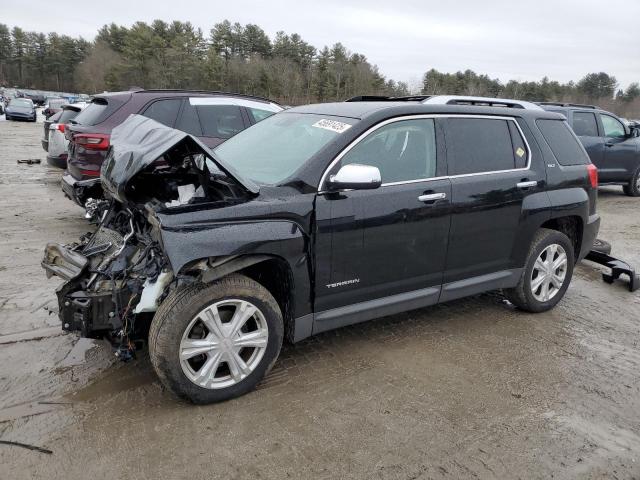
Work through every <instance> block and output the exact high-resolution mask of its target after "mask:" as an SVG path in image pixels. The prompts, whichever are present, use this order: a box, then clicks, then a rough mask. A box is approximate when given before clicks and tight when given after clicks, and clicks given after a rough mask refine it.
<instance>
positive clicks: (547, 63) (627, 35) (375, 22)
mask: <svg viewBox="0 0 640 480" xmlns="http://www.w3.org/2000/svg"><path fill="white" fill-rule="evenodd" d="M0 11H1V12H2V13H1V14H0V23H5V24H7V25H9V26H11V27H13V26H20V27H21V28H23V29H25V30H29V31H39V32H50V31H56V32H58V33H61V34H67V35H72V36H82V37H84V38H85V39H87V40H91V39H93V38H94V37H95V34H96V31H97V29H98V28H100V27H101V26H102V25H104V24H105V23H111V22H115V23H116V24H119V25H127V26H128V25H131V24H133V23H134V22H136V21H139V20H140V21H146V22H151V21H152V20H154V19H157V18H158V19H161V20H164V21H166V22H170V21H172V20H181V21H189V22H191V23H192V24H193V25H195V26H196V27H200V28H202V30H203V32H205V34H208V32H209V30H210V29H211V27H212V26H213V25H214V24H215V23H217V22H220V21H222V20H224V19H228V20H230V21H231V22H240V23H242V24H246V23H254V24H257V25H259V26H260V27H262V28H263V29H264V30H265V31H266V32H267V34H268V35H269V36H270V37H272V38H273V36H274V35H275V33H276V32H277V31H279V30H283V31H285V32H286V33H298V34H300V35H301V36H302V38H303V39H304V40H305V41H307V42H309V43H311V44H312V45H313V46H315V47H317V48H322V47H323V46H325V45H331V44H333V43H335V42H338V41H339V42H342V43H343V44H344V45H345V46H346V47H347V48H348V49H349V50H351V51H352V52H358V53H362V54H364V55H365V56H366V57H367V58H368V60H369V61H370V62H371V63H374V64H376V65H378V67H379V69H380V72H381V73H382V74H383V75H385V76H386V77H387V78H392V79H394V80H398V81H405V82H408V83H409V85H410V86H411V87H413V88H416V87H417V88H419V85H420V82H421V78H422V75H423V74H424V72H426V71H427V70H429V69H431V68H435V69H437V70H440V71H442V72H455V71H458V70H465V69H468V68H469V69H472V70H475V71H476V72H477V73H486V74H487V75H489V76H490V77H492V78H499V79H500V80H502V81H507V80H510V79H515V80H521V81H522V80H540V79H541V78H542V77H544V76H547V77H549V78H550V79H551V80H558V81H560V82H567V81H569V80H579V79H580V78H582V77H583V76H584V75H585V74H587V73H589V72H600V71H604V72H607V73H609V74H610V75H614V76H615V77H616V78H617V79H618V82H619V83H620V86H621V87H622V88H626V86H627V85H628V84H629V83H631V82H636V81H640V51H639V48H640V23H639V22H640V0H627V1H624V2H606V1H603V0H555V1H552V0H534V1H528V2H522V1H518V0H477V1H476V0H453V1H451V0H448V1H446V0H445V1H443V0H440V1H431V0H423V1H418V0H393V1H390V0H387V1H378V0H352V1H347V0H342V1H340V0H323V1H310V0H298V1H294V0H270V1H264V2H262V1H247V0H231V1H225V2H223V1H218V0H214V1H194V0H180V1H178V2H175V1H172V2H162V1H158V0H133V1H132V0H109V1H107V2H105V1H104V0H102V1H96V0H83V1H82V2H68V1H64V0H62V1H58V2H52V1H51V0H2V8H1V9H0Z"/></svg>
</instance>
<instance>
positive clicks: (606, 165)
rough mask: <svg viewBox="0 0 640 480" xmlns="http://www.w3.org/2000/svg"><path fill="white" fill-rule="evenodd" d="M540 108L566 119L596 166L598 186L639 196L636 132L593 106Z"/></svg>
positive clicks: (639, 134) (638, 132) (639, 150)
mask: <svg viewBox="0 0 640 480" xmlns="http://www.w3.org/2000/svg"><path fill="white" fill-rule="evenodd" d="M540 105H541V106H542V108H544V109H545V110H548V111H550V112H556V113H560V114H562V115H564V116H565V117H566V119H567V121H568V122H569V125H571V127H572V128H573V131H574V132H575V133H576V135H578V138H579V139H580V141H581V142H582V144H583V145H584V148H585V149H586V150H587V153H588V154H589V157H590V158H591V161H592V162H593V164H594V165H595V166H596V167H598V176H599V178H600V183H601V184H603V185H604V184H608V185H622V186H623V189H624V193H626V194H627V195H629V196H632V197H638V196H640V129H638V128H637V127H635V125H627V124H626V123H625V122H623V121H622V120H620V118H618V117H617V116H615V115H614V114H613V113H610V112H606V111H604V110H601V109H599V108H598V107H595V106H593V105H579V104H573V103H540Z"/></svg>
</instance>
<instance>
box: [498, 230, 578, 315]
mask: <svg viewBox="0 0 640 480" xmlns="http://www.w3.org/2000/svg"><path fill="white" fill-rule="evenodd" d="M574 259H575V255H574V251H573V244H572V243H571V240H569V238H568V237H567V236H566V235H565V234H564V233H561V232H558V231H556V230H549V229H546V228H541V229H540V230H538V232H536V234H535V236H534V238H533V241H532V242H531V246H530V247H529V254H528V256H527V262H526V264H525V267H524V270H523V272H522V276H521V277H520V280H519V281H518V284H517V285H516V287H515V288H510V289H505V290H504V292H503V293H504V295H505V297H506V298H507V300H509V301H510V302H511V303H513V304H514V305H515V306H516V307H518V308H520V309H521V310H525V311H527V312H532V313H538V312H546V311H547V310H550V309H552V308H553V307H555V306H556V304H557V303H558V302H559V301H560V300H561V299H562V297H564V294H565V292H566V291H567V288H568V287H569V283H570V282H571V277H572V276H573V267H574V263H575V260H574Z"/></svg>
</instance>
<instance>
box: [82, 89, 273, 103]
mask: <svg viewBox="0 0 640 480" xmlns="http://www.w3.org/2000/svg"><path fill="white" fill-rule="evenodd" d="M134 93H135V94H145V95H150V96H158V95H165V94H166V95H168V96H171V95H177V96H179V95H193V96H220V97H235V98H246V99H250V100H254V101H256V102H264V103H274V104H276V105H277V103H276V102H274V101H272V100H269V99H268V98H263V97H257V96H254V95H244V94H241V93H231V92H219V91H215V90H212V91H209V90H185V89H159V88H156V89H148V90H145V89H133V90H124V91H120V92H104V93H97V94H95V95H94V97H115V96H130V95H132V94H134Z"/></svg>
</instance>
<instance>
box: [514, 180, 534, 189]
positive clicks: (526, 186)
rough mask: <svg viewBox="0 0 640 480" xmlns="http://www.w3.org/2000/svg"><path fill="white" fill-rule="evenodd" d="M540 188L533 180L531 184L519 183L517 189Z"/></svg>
mask: <svg viewBox="0 0 640 480" xmlns="http://www.w3.org/2000/svg"><path fill="white" fill-rule="evenodd" d="M537 186H538V182H537V181H535V180H532V181H530V182H518V183H517V184H516V187H518V188H532V187H537Z"/></svg>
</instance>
